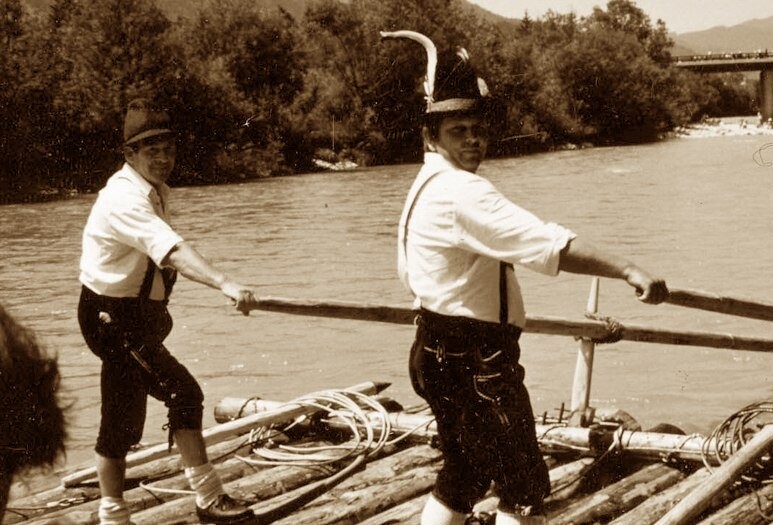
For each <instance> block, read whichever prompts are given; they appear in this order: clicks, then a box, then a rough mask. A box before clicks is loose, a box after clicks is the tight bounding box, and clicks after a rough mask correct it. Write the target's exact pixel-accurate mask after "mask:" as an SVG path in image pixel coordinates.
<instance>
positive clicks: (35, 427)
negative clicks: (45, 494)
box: [0, 305, 66, 516]
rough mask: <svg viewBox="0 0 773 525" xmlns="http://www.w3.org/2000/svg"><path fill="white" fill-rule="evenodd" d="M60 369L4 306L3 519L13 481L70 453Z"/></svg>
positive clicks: (0, 406) (0, 368)
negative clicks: (60, 394) (66, 451)
mask: <svg viewBox="0 0 773 525" xmlns="http://www.w3.org/2000/svg"><path fill="white" fill-rule="evenodd" d="M58 387H59V367H58V366H57V361H56V358H55V357H50V356H48V355H47V354H46V352H45V351H44V350H43V349H42V348H41V347H40V346H39V344H38V342H37V339H36V338H35V335H34V334H33V333H32V331H31V330H29V329H27V328H25V327H24V326H22V325H20V324H19V323H17V322H16V321H15V320H14V319H13V317H11V315H10V314H9V313H8V312H6V310H5V309H4V308H3V307H2V306H1V305H0V414H1V415H0V516H2V514H3V509H4V508H5V501H6V497H7V490H8V487H9V486H10V482H11V478H12V477H13V475H14V474H17V473H19V472H21V471H24V470H25V469H27V468H29V467H36V466H44V465H52V464H53V463H54V461H55V460H56V459H57V458H58V457H59V455H60V454H62V453H63V452H64V439H65V436H66V433H65V429H64V414H63V413H62V409H61V408H60V406H59V400H58V397H57V389H58Z"/></svg>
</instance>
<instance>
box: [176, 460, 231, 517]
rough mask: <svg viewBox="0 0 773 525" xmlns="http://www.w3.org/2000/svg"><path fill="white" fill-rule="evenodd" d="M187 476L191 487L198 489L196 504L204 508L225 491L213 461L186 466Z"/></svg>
mask: <svg viewBox="0 0 773 525" xmlns="http://www.w3.org/2000/svg"><path fill="white" fill-rule="evenodd" d="M185 477H186V478H188V483H189V484H190V486H191V488H192V489H193V490H195V491H196V505H197V506H198V507H200V508H202V509H204V508H207V507H209V506H210V505H211V504H212V503H214V501H215V500H216V499H217V497H218V496H219V495H221V494H223V493H224V491H223V484H222V483H221V482H220V476H219V475H218V473H217V471H216V470H215V469H214V467H213V466H212V463H204V464H203V465H199V466H198V467H188V468H186V469H185Z"/></svg>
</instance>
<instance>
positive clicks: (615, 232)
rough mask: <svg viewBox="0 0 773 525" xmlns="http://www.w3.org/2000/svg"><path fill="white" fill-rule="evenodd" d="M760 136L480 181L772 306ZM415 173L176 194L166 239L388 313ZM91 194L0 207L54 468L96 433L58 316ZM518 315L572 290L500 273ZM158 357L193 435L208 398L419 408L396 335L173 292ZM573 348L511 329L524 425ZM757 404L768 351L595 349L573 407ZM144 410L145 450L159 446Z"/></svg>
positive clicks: (567, 281) (752, 325)
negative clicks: (32, 338)
mask: <svg viewBox="0 0 773 525" xmlns="http://www.w3.org/2000/svg"><path fill="white" fill-rule="evenodd" d="M770 139H771V137H767V138H766V137H761V136H746V137H716V138H701V139H693V140H690V139H672V140H668V141H665V142H660V143H656V144H651V145H643V146H631V147H612V148H596V149H585V150H575V151H562V152H554V153H545V154H538V155H532V156H528V157H522V158H514V159H502V160H491V161H487V162H486V163H484V165H483V166H482V167H481V169H480V173H481V174H482V175H484V176H487V177H489V178H490V179H491V180H492V181H493V182H494V183H495V184H496V186H497V187H499V188H500V190H501V191H502V192H503V193H505V194H506V195H508V196H509V197H510V198H512V199H513V200H514V201H516V202H517V203H519V204H521V205H522V206H524V207H526V208H527V209H530V210H531V211H533V212H534V213H536V214H537V215H539V216H540V217H542V218H543V219H545V220H550V221H555V222H559V223H561V224H563V225H565V226H568V227H570V228H572V229H574V230H575V231H576V232H577V233H578V234H579V235H580V236H581V237H583V238H585V239H587V240H591V241H593V242H594V243H595V244H597V245H598V246H599V247H601V248H603V249H605V250H609V251H612V252H615V253H617V254H620V255H623V256H626V257H628V258H630V259H632V260H634V261H636V262H638V263H640V265H642V266H643V267H645V268H647V269H649V270H650V271H651V272H653V273H657V274H660V275H662V276H664V277H665V278H666V280H667V282H668V283H670V284H671V285H672V286H673V287H677V288H692V289H698V290H705V291H712V292H717V293H724V294H727V295H735V296H740V297H748V298H756V299H759V300H762V301H767V302H773V298H771V295H773V294H772V293H771V292H772V291H773V288H772V287H771V284H772V283H773V262H772V261H773V236H771V230H772V227H773V211H771V210H773V202H772V201H773V197H772V196H773V168H770V167H767V168H765V167H761V166H759V165H758V164H756V163H755V162H754V160H753V155H754V153H755V151H757V150H759V149H760V148H761V147H763V146H764V145H765V144H766V143H767V142H768V141H770ZM417 168H418V166H416V165H401V166H391V167H377V168H371V169H365V170H359V171H352V172H346V173H335V174H313V175H304V176H296V177H289V178H278V179H269V180H262V181H259V182H253V183H248V184H240V185H228V186H212V187H191V188H177V189H174V190H173V191H172V208H173V215H174V224H175V226H176V227H177V229H178V230H179V232H180V233H181V234H182V235H183V236H184V237H185V238H187V239H189V240H191V241H194V243H195V246H196V247H197V248H198V249H199V250H200V251H201V252H202V253H203V254H204V255H205V256H207V257H208V258H210V259H211V260H212V261H214V262H215V263H216V264H217V265H219V266H220V267H222V268H223V269H225V270H226V271H227V272H229V273H230V274H231V275H232V276H233V277H234V278H236V279H237V280H240V281H242V282H244V283H247V284H250V285H253V286H255V287H256V289H257V290H258V292H259V294H260V295H272V296H280V297H289V298H307V299H315V300H332V299H335V300H343V301H355V302H367V303H378V304H389V305H397V306H406V305H408V304H409V303H410V300H409V299H410V298H409V296H408V294H407V293H406V291H405V290H403V288H402V286H401V284H400V283H399V281H398V279H397V277H396V272H395V242H396V224H397V220H398V217H399V214H400V210H401V208H402V204H403V200H404V197H405V194H406V192H407V190H408V188H409V186H410V183H411V181H412V178H413V177H414V175H415V173H416V171H417ZM93 200H94V196H93V195H84V196H80V197H77V198H74V199H71V200H66V201H61V202H51V203H43V204H34V205H11V206H4V207H2V208H0V254H2V257H0V290H2V299H1V300H2V303H3V304H4V305H5V306H6V307H7V308H8V309H9V310H10V311H11V312H12V313H13V314H14V315H15V316H16V317H17V318H18V319H19V320H20V321H22V322H24V323H25V324H27V325H28V326H30V327H31V328H33V329H34V330H35V331H36V332H37V333H38V336H39V338H40V339H41V340H42V342H43V343H44V344H45V346H46V347H48V348H49V349H50V351H52V352H56V353H58V355H59V362H60V366H61V369H62V373H63V381H62V386H63V397H64V399H65V400H66V401H67V402H69V403H70V404H71V406H70V408H69V409H68V424H69V427H68V428H69V435H70V438H69V442H68V456H67V465H68V466H73V465H75V464H79V463H82V462H84V461H90V459H91V457H92V452H91V450H92V447H93V442H94V439H95V436H96V431H97V425H98V418H99V387H98V384H99V362H98V360H97V358H96V357H94V356H93V355H92V354H91V353H90V352H89V351H88V349H87V348H86V347H85V345H84V343H83V342H82V340H81V336H80V333H79V331H78V326H77V320H76V304H77V301H78V293H79V284H78V281H77V276H78V257H79V249H80V234H81V230H82V227H83V225H84V223H85V220H86V217H87V214H88V212H89V208H90V206H91V204H92V202H93ZM517 271H518V274H519V279H520V280H521V284H522V288H523V290H524V299H525V302H526V307H527V311H528V313H529V314H531V315H550V316H563V317H569V318H572V319H582V316H583V311H584V309H585V304H586V302H587V295H588V290H589V285H590V277H587V276H578V275H571V274H562V275H560V276H558V277H555V278H550V277H545V276H541V275H538V274H534V273H532V272H529V271H528V270H525V269H520V270H517ZM600 289H601V294H600V308H599V310H600V313H602V314H604V315H609V316H613V317H615V318H617V319H619V320H621V321H623V322H627V323H630V324H638V325H650V326H654V327H664V328H671V329H685V330H703V331H712V332H730V333H733V334H737V335H747V336H758V337H768V338H773V324H770V323H767V324H766V323H764V322H761V321H752V320H746V319H741V318H733V317H728V316H721V315H718V314H711V313H705V312H698V311H695V310H688V309H683V308H679V307H675V306H671V305H659V306H649V305H644V304H641V303H639V302H638V301H637V300H636V299H635V297H634V294H633V292H632V291H631V290H630V289H629V288H628V287H627V286H626V285H625V284H623V283H620V282H616V281H613V280H608V279H602V281H601V286H600ZM170 308H171V311H172V314H173V316H174V318H175V329H174V331H173V332H172V334H171V336H170V337H169V338H168V340H167V343H168V347H169V348H170V349H171V350H172V352H173V353H175V355H177V356H178V358H179V359H180V360H181V361H182V362H183V363H184V364H186V365H187V366H188V367H189V369H190V370H191V371H192V372H193V374H194V375H195V376H196V377H197V378H198V379H199V380H200V381H201V383H202V386H203V389H204V391H205V394H206V396H207V400H206V402H205V403H206V406H205V424H207V425H210V424H212V423H213V422H214V419H213V417H212V409H213V408H214V406H215V404H216V403H217V402H218V401H219V400H220V399H221V398H223V397H226V396H239V397H249V396H256V395H257V396H261V397H263V398H265V399H275V400H289V399H292V398H293V397H295V396H298V395H300V394H303V393H306V392H311V391H316V390H321V389H326V388H341V387H346V386H349V385H352V384H356V383H359V382H362V381H365V380H376V381H388V382H391V383H392V386H391V387H390V388H389V389H388V390H387V391H386V392H385V393H386V394H389V395H391V396H392V397H393V398H395V399H397V400H398V401H401V402H402V403H404V404H406V405H409V404H414V403H417V402H418V401H419V399H418V398H417V397H415V395H414V394H413V393H412V391H411V389H410V385H409V382H408V379H407V373H406V370H407V369H406V356H407V352H408V348H409V345H410V342H411V340H412V328H411V327H410V326H399V325H389V324H382V323H368V322H358V321H345V320H333V319H318V318H311V317H295V316H289V315H283V314H276V313H259V312H253V314H252V315H251V316H250V317H243V316H241V315H239V314H238V313H235V312H233V311H232V310H231V308H230V306H229V305H228V303H227V301H226V300H225V299H224V298H223V297H222V296H221V295H220V294H219V293H218V292H216V291H214V290H211V289H208V288H205V287H203V286H201V285H197V284H194V283H192V282H190V281H186V280H185V279H181V280H180V281H179V282H178V286H177V288H176V290H175V294H174V295H173V298H172V302H171V306H170ZM578 346H579V343H578V342H576V341H574V340H573V339H571V338H567V337H558V336H545V335H530V334H526V335H524V336H523V338H522V349H523V358H522V359H523V363H524V365H525V367H526V370H527V376H526V381H527V385H528V387H529V389H530V391H531V395H532V401H533V404H534V407H535V411H536V412H544V411H551V412H552V411H553V410H554V409H556V408H557V407H559V406H560V404H561V403H562V402H567V404H568V401H569V400H570V397H571V384H572V375H573V372H574V367H575V359H576V352H577V348H578ZM771 396H773V355H771V354H765V353H758V352H742V351H733V350H721V349H708V348H696V347H683V346H682V347H680V346H662V345H653V344H646V343H631V342H623V343H618V344H613V345H600V346H598V347H597V353H596V359H595V369H594V376H593V385H592V395H591V404H592V405H594V406H598V407H609V406H616V407H618V408H621V409H623V410H626V411H627V412H629V413H630V414H632V415H633V416H634V417H635V418H636V419H638V420H639V421H640V422H641V423H642V424H643V425H644V426H645V427H648V426H652V425H655V424H657V423H660V422H668V423H672V424H675V425H678V426H680V427H682V428H683V429H684V430H686V431H688V432H702V433H708V432H709V431H710V430H711V429H712V428H713V426H714V425H716V424H718V423H719V422H720V421H722V420H723V419H724V418H726V417H727V416H729V415H730V414H732V413H733V412H734V411H736V410H738V409H739V408H741V407H743V406H745V405H746V404H748V403H751V402H754V401H760V400H763V399H770V398H771ZM164 420H165V414H164V409H163V406H162V405H161V404H160V403H158V402H155V401H151V402H150V406H149V417H148V424H147V426H146V431H145V437H144V439H145V440H146V441H147V442H158V441H162V440H163V439H164V437H165V436H164V432H163V431H162V430H161V426H162V424H163V423H164Z"/></svg>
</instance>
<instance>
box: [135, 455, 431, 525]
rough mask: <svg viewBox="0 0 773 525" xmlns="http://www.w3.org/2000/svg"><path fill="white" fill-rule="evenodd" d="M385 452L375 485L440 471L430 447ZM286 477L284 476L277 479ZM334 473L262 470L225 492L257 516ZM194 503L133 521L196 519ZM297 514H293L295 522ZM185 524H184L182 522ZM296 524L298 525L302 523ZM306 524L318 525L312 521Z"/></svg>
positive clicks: (182, 501)
mask: <svg viewBox="0 0 773 525" xmlns="http://www.w3.org/2000/svg"><path fill="white" fill-rule="evenodd" d="M393 450H397V452H394V453H392V451H386V453H385V454H384V455H382V456H379V457H378V458H374V461H373V463H372V464H369V466H368V468H367V469H366V470H365V472H368V473H369V474H368V476H373V477H374V479H373V480H371V481H372V482H374V483H375V482H376V478H377V477H379V476H387V479H388V477H389V475H396V474H398V473H404V472H406V471H407V470H409V469H411V468H414V467H418V468H433V469H437V468H439V459H440V454H439V452H438V451H436V450H434V449H432V448H430V447H429V446H426V445H425V446H413V447H409V448H406V449H404V450H399V449H393ZM280 473H283V474H282V475H278V474H280ZM330 473H331V470H330V468H324V469H322V468H316V467H313V468H310V467H295V466H289V467H275V468H268V469H262V470H260V471H258V472H257V473H255V474H253V475H250V476H245V477H243V478H241V479H238V480H235V481H233V482H231V483H228V484H226V485H225V488H226V491H227V492H229V493H230V494H232V495H234V496H235V497H237V498H240V499H243V500H245V501H249V502H252V504H251V508H252V509H253V510H255V511H256V512H258V513H262V512H265V511H266V510H268V509H271V507H272V506H275V505H278V504H279V503H281V502H282V501H284V500H285V499H286V498H293V497H295V496H296V495H297V492H293V491H304V490H306V489H307V488H308V487H309V486H310V484H311V483H313V482H314V481H315V480H321V479H323V478H324V477H326V476H327V475H329V474H330ZM363 475H364V473H363V472H360V473H358V474H355V475H353V476H352V478H351V479H359V480H362V479H367V476H366V477H365V478H363V477H362V476H363ZM193 511H194V499H193V497H192V496H185V497H183V498H179V499H176V500H174V501H171V502H168V503H165V504H163V505H159V506H156V507H154V508H152V509H148V510H146V511H143V512H139V513H137V514H135V515H133V516H132V521H133V522H134V523H136V525H156V524H158V523H166V521H164V520H168V521H169V522H172V521H173V520H179V521H183V520H184V519H185V518H186V517H190V518H191V519H193ZM296 515H297V514H293V519H295V516H296ZM183 522H185V521H183ZM300 522H301V521H296V522H295V523H300ZM307 523H317V522H316V521H310V522H307Z"/></svg>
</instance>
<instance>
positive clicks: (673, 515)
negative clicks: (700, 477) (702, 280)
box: [657, 424, 773, 525]
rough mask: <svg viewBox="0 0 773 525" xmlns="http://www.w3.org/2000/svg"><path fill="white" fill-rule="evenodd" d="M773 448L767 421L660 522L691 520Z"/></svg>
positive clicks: (669, 524) (771, 426)
mask: <svg viewBox="0 0 773 525" xmlns="http://www.w3.org/2000/svg"><path fill="white" fill-rule="evenodd" d="M771 449H773V424H769V425H765V426H764V427H762V429H761V430H760V431H759V432H757V434H755V435H754V437H753V438H752V439H751V440H750V441H749V442H748V443H747V444H746V445H744V446H743V447H742V448H741V449H740V450H738V451H737V452H736V453H735V454H733V455H732V456H730V459H728V460H727V461H726V462H725V463H723V464H722V465H721V466H720V467H719V468H718V469H716V470H715V471H714V472H713V473H712V474H711V476H710V477H709V478H708V479H707V480H706V481H705V482H704V483H703V484H702V485H701V486H700V487H698V489H697V490H695V491H694V492H692V493H691V494H690V495H689V496H687V497H686V498H684V499H683V500H682V501H680V502H679V503H678V504H677V505H676V506H675V507H674V508H673V509H671V510H670V511H669V512H668V513H667V514H666V515H665V516H663V517H662V518H661V519H660V520H658V522H657V525H682V524H686V523H691V522H692V521H693V520H694V519H695V518H696V517H698V516H700V514H701V513H702V512H703V511H704V510H705V509H706V508H707V507H708V506H709V505H710V504H711V503H712V501H713V500H714V499H715V498H716V497H717V496H718V495H719V494H720V493H722V492H723V491H724V490H725V489H727V488H728V487H729V486H730V485H731V484H732V483H733V482H734V481H735V480H737V479H738V478H739V477H740V476H741V474H743V473H744V472H745V471H746V470H748V469H749V467H751V466H752V465H754V464H755V463H756V462H757V461H759V460H760V458H761V457H762V456H764V455H766V454H769V453H770V451H771Z"/></svg>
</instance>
